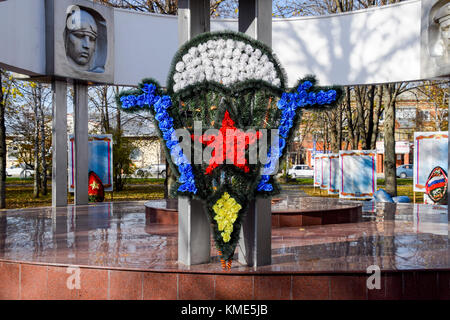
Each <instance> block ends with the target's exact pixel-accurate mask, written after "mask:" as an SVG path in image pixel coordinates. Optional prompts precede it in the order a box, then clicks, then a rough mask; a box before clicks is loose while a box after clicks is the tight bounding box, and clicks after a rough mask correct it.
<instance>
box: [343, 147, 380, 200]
mask: <svg viewBox="0 0 450 320" xmlns="http://www.w3.org/2000/svg"><path fill="white" fill-rule="evenodd" d="M339 159H340V160H339V162H340V175H341V183H340V191H339V198H352V199H371V198H373V197H374V194H375V191H376V190H377V163H376V161H377V153H376V151H375V150H348V151H339Z"/></svg>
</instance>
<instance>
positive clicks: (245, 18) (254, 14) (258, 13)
mask: <svg viewBox="0 0 450 320" xmlns="http://www.w3.org/2000/svg"><path fill="white" fill-rule="evenodd" d="M239 32H243V33H245V34H247V35H249V36H250V37H252V38H254V39H257V40H259V41H262V42H263V43H265V44H266V45H268V46H269V47H272V0H239Z"/></svg>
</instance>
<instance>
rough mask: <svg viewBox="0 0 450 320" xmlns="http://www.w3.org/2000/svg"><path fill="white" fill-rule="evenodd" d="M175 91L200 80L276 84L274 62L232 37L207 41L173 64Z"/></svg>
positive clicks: (228, 83)
mask: <svg viewBox="0 0 450 320" xmlns="http://www.w3.org/2000/svg"><path fill="white" fill-rule="evenodd" d="M175 69H176V71H175V73H174V75H173V80H174V86H173V90H174V91H175V92H177V91H179V90H182V89H183V88H185V87H187V86H189V85H192V84H195V83H199V82H202V81H205V80H207V81H215V82H218V83H221V84H223V85H224V86H230V85H232V84H234V83H237V82H240V81H245V80H249V79H252V80H263V81H266V82H268V83H270V84H272V85H274V86H277V87H279V86H280V85H281V81H280V79H279V77H278V75H277V72H276V69H275V66H274V64H273V63H272V62H271V61H270V60H269V58H268V57H267V55H265V54H263V53H262V52H261V50H259V49H255V48H253V47H252V46H251V45H250V44H246V43H245V42H243V41H235V40H233V39H218V40H208V41H207V42H203V43H200V44H199V45H198V46H196V47H191V48H190V49H189V51H188V53H186V54H185V55H184V56H183V58H182V61H179V62H178V63H177V64H176V65H175Z"/></svg>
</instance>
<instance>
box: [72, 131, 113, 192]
mask: <svg viewBox="0 0 450 320" xmlns="http://www.w3.org/2000/svg"><path fill="white" fill-rule="evenodd" d="M88 139H89V146H88V148H89V172H90V171H93V172H95V174H96V175H97V176H98V177H99V178H100V180H101V181H102V183H103V187H104V190H105V191H113V140H112V135H110V134H102V135H89V138H88ZM74 142H75V137H74V135H73V134H71V135H69V148H68V151H69V157H68V160H69V192H74V191H75V170H74V159H75V143H74Z"/></svg>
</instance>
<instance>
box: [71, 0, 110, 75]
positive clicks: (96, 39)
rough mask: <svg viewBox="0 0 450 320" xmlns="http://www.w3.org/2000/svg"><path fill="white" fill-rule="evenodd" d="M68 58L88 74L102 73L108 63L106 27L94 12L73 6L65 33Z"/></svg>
mask: <svg viewBox="0 0 450 320" xmlns="http://www.w3.org/2000/svg"><path fill="white" fill-rule="evenodd" d="M64 33H65V34H64V41H65V49H66V57H67V60H68V61H69V63H70V65H71V66H72V67H73V68H75V69H77V70H79V71H87V72H96V73H102V72H104V71H105V61H106V51H107V46H106V35H105V34H102V33H106V27H105V23H104V21H101V17H100V16H99V15H98V14H97V15H96V14H95V13H94V12H89V11H87V10H85V9H81V8H80V7H78V6H71V7H69V8H68V10H67V20H66V28H65V31H64Z"/></svg>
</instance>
